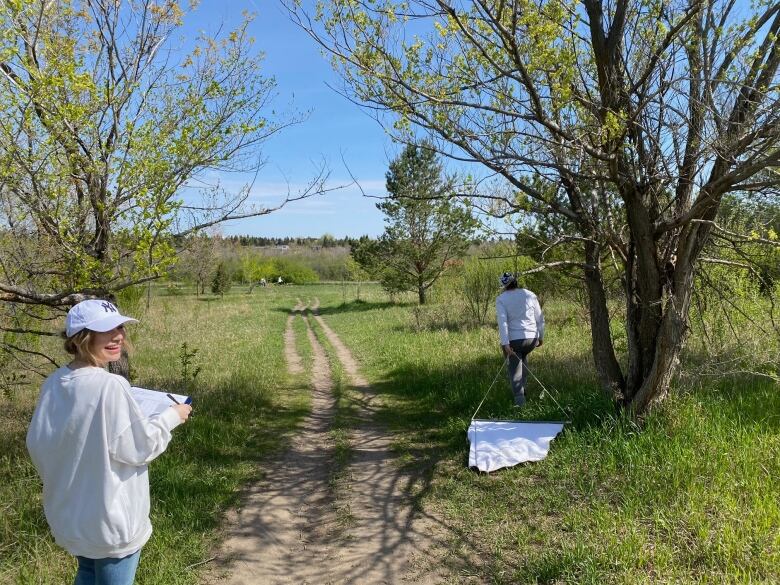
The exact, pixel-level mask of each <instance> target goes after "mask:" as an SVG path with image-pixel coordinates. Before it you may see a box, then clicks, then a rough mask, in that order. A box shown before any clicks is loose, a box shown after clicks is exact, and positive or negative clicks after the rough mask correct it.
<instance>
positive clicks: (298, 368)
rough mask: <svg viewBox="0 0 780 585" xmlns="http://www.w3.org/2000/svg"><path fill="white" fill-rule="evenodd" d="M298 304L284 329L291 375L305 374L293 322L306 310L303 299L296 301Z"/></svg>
mask: <svg viewBox="0 0 780 585" xmlns="http://www.w3.org/2000/svg"><path fill="white" fill-rule="evenodd" d="M296 300H297V301H298V302H297V303H296V305H295V307H293V310H292V311H290V316H289V317H287V325H286V327H285V329H284V357H285V359H286V360H287V371H288V372H290V373H291V374H302V373H303V362H302V361H301V356H300V355H299V354H298V351H297V350H296V349H295V331H293V321H294V320H295V316H296V315H300V314H301V313H302V312H303V310H304V309H305V308H306V305H304V304H303V303H302V302H301V299H296Z"/></svg>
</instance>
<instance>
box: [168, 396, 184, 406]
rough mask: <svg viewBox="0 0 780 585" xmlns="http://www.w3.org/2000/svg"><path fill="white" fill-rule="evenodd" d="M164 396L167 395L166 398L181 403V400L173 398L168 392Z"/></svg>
mask: <svg viewBox="0 0 780 585" xmlns="http://www.w3.org/2000/svg"><path fill="white" fill-rule="evenodd" d="M166 396H167V397H168V398H170V399H171V400H173V401H174V402H175V403H176V404H181V402H179V401H178V400H176V399H175V398H174V397H173V396H171V395H170V394H166Z"/></svg>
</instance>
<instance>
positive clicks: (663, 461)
mask: <svg viewBox="0 0 780 585" xmlns="http://www.w3.org/2000/svg"><path fill="white" fill-rule="evenodd" d="M545 312H546V316H547V323H548V329H547V331H548V333H547V336H546V340H545V345H544V346H543V347H542V348H540V349H538V350H537V351H535V352H534V353H533V354H531V356H530V369H531V370H532V371H533V373H534V374H536V376H537V377H538V378H539V380H540V381H541V382H542V383H543V384H544V385H545V386H546V387H547V389H548V390H549V391H550V393H552V394H553V397H554V398H555V399H557V401H558V402H559V403H560V404H561V406H562V408H563V409H564V411H565V413H564V412H561V410H560V409H559V408H558V406H557V405H556V404H555V402H554V401H553V400H552V399H551V398H550V397H549V395H545V396H543V395H542V392H541V388H540V386H539V384H538V383H536V382H535V381H532V382H531V383H530V389H529V390H530V400H529V405H528V406H527V407H526V408H525V409H524V410H523V411H522V416H521V418H524V419H527V420H560V419H561V418H564V417H565V418H566V419H567V420H569V421H571V424H569V425H567V427H566V429H565V431H564V433H563V434H562V435H561V436H560V437H559V438H558V439H557V440H556V441H555V442H554V444H553V447H552V449H551V453H550V456H549V457H548V458H547V459H546V460H545V461H543V462H540V463H537V464H530V465H523V466H518V467H515V468H513V469H508V470H503V471H501V472H498V473H494V474H491V475H480V474H476V473H474V472H471V471H469V470H467V469H466V466H465V460H466V456H467V442H466V440H465V430H466V428H467V426H468V423H469V420H470V417H471V415H472V413H473V411H474V409H475V408H476V406H477V404H478V403H479V401H480V400H481V398H482V397H483V396H484V394H485V392H486V391H487V390H488V387H489V386H490V383H491V381H492V380H493V379H494V377H495V375H496V371H497V369H498V367H499V365H500V363H501V362H500V357H499V353H498V346H497V340H496V333H495V330H494V329H493V328H487V327H486V328H481V329H470V330H465V329H459V328H458V327H457V325H456V323H457V319H456V318H455V319H453V317H452V315H447V313H446V311H441V309H440V308H435V307H431V308H430V310H429V311H428V313H429V315H428V316H425V315H424V316H423V322H424V323H426V321H425V319H426V318H427V319H428V321H427V325H426V326H425V327H423V328H421V327H420V326H419V324H420V317H419V315H418V316H415V315H414V309H413V307H412V306H411V305H409V306H398V305H391V304H388V303H387V302H386V300H385V299H383V298H382V296H381V295H379V294H376V293H375V294H374V295H372V296H370V297H369V298H368V300H367V302H359V303H358V302H352V303H349V304H346V305H340V306H339V305H336V306H330V307H326V308H325V309H323V314H325V315H326V318H327V319H328V320H329V322H330V323H331V326H332V327H333V328H334V329H335V330H336V331H338V332H339V334H340V335H341V336H342V338H343V339H344V340H345V342H346V343H347V344H348V345H350V346H351V347H352V348H353V351H354V353H355V354H356V356H357V357H358V358H359V359H360V360H361V362H362V363H363V364H364V367H365V368H366V370H367V373H368V375H369V377H370V379H371V381H372V383H374V384H375V385H376V387H377V388H379V389H380V390H381V391H382V392H383V393H384V394H385V395H386V396H387V398H388V406H389V407H388V409H387V411H386V413H385V417H386V420H387V422H388V424H390V425H391V426H392V428H393V429H394V430H395V431H396V432H397V436H398V440H397V445H398V448H399V449H400V450H402V451H403V452H405V453H406V454H407V457H406V459H407V460H408V461H409V463H410V464H411V465H420V464H422V465H427V466H429V468H430V483H429V485H428V488H427V490H426V493H424V494H423V495H422V499H423V501H424V505H426V506H429V507H430V508H431V509H433V510H435V511H436V512H437V513H438V515H439V516H440V517H441V518H442V519H443V522H442V530H444V531H445V532H447V533H448V534H449V542H450V546H449V553H448V556H449V558H448V559H447V562H449V563H451V564H452V565H453V566H454V567H455V573H456V574H459V575H461V578H462V581H463V582H486V583H550V584H552V583H592V584H602V583H626V584H629V583H632V584H633V583H777V582H780V482H778V480H777V478H778V477H780V392H779V391H778V388H777V386H776V385H775V384H773V383H771V382H767V381H764V380H761V379H758V378H748V377H744V378H729V379H722V380H719V381H716V382H715V383H713V384H711V385H709V386H707V387H705V388H700V389H698V390H697V391H696V392H690V391H688V389H686V388H683V387H679V386H678V387H677V388H676V389H675V391H674V393H673V395H672V396H671V398H670V399H669V400H667V401H666V403H665V404H664V405H663V408H661V409H659V410H658V411H656V412H655V413H654V414H653V415H652V416H650V417H649V418H648V419H647V420H646V421H644V423H643V426H642V428H641V429H640V428H638V427H637V426H636V425H635V424H634V423H632V422H631V421H630V420H626V419H623V418H620V417H618V416H616V415H615V413H614V411H613V409H612V406H611V405H610V404H609V403H608V402H606V401H605V400H603V398H602V397H601V395H600V393H599V390H598V388H597V387H596V385H595V373H594V371H593V367H592V365H591V364H592V360H591V357H590V349H589V336H588V332H587V329H586V327H585V323H584V322H583V319H582V311H581V310H579V309H578V308H576V307H574V306H571V305H567V304H565V303H550V304H548V306H547V307H546V308H545ZM437 315H438V316H437ZM437 320H438V321H440V322H441V327H437V326H436V321H437ZM453 322H455V323H453ZM479 416H480V417H481V418H489V417H497V418H506V417H512V418H516V417H517V416H516V414H515V413H514V412H513V409H512V406H511V398H510V392H509V389H508V385H507V383H506V382H505V381H504V379H503V376H501V379H500V383H499V384H498V385H497V387H494V389H493V391H491V393H490V394H489V395H488V397H487V400H486V401H485V404H484V406H483V407H482V409H481V411H480V413H479ZM467 576H473V579H474V581H469V580H468V578H467Z"/></svg>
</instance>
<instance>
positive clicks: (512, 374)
mask: <svg viewBox="0 0 780 585" xmlns="http://www.w3.org/2000/svg"><path fill="white" fill-rule="evenodd" d="M498 280H499V282H500V283H501V287H502V288H503V291H502V292H501V294H499V295H498V297H497V298H496V320H497V321H498V336H499V338H500V341H501V350H502V351H503V353H504V357H505V358H506V359H507V363H508V372H509V383H510V384H511V386H512V394H513V395H514V399H515V405H516V406H523V405H524V404H525V383H526V380H527V378H528V354H529V353H531V352H532V351H533V350H534V349H535V348H537V347H539V346H540V345H542V343H544V314H543V313H542V308H541V307H540V306H539V299H537V298H536V295H535V294H534V293H532V292H531V291H530V290H526V289H524V288H519V287H518V285H517V278H516V277H515V275H514V274H512V273H511V272H504V273H503V274H502V275H501V276H500V277H499V279H498Z"/></svg>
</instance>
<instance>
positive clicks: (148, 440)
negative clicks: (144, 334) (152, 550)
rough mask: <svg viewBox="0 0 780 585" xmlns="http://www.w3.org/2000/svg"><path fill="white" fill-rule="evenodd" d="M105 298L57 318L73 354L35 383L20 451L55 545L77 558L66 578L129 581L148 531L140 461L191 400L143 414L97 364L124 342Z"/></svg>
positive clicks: (113, 584)
mask: <svg viewBox="0 0 780 585" xmlns="http://www.w3.org/2000/svg"><path fill="white" fill-rule="evenodd" d="M129 321H135V319H132V318H130V317H125V316H124V315H121V314H120V313H119V311H118V310H117V308H116V307H115V306H114V305H113V304H112V303H110V302H108V301H101V300H88V301H83V302H81V303H79V304H77V305H75V306H74V307H73V308H71V310H70V311H69V312H68V316H67V318H66V320H65V334H64V336H65V349H66V351H68V353H70V354H72V355H73V360H72V361H71V362H70V363H69V364H68V365H66V366H63V367H61V368H59V369H58V370H56V371H55V372H54V373H53V374H51V375H50V376H49V377H48V378H46V381H45V382H44V383H43V386H42V388H41V393H40V396H39V397H38V404H37V406H36V407H35V412H34V414H33V418H32V422H31V423H30V429H29V430H28V432H27V450H28V451H29V452H30V457H31V458H32V461H33V464H34V465H35V467H36V469H37V470H38V473H39V475H40V476H41V480H42V481H43V508H44V512H45V514H46V520H47V522H48V523H49V527H50V528H51V531H52V534H53V535H54V539H55V540H56V542H57V544H59V545H60V546H62V547H63V548H64V549H65V550H67V551H68V552H69V553H71V554H72V555H74V556H75V557H76V558H77V559H78V571H77V573H76V579H75V581H74V585H95V584H99V585H131V584H132V583H133V581H134V578H135V571H136V568H137V567H138V560H139V557H140V552H141V547H143V545H144V544H146V541H147V540H149V537H150V536H151V534H152V525H151V523H150V521H149V476H148V471H147V465H148V463H149V462H150V461H151V460H153V459H154V458H155V457H157V456H158V455H159V454H160V453H162V452H163V451H164V450H165V448H166V447H167V446H168V442H169V441H170V440H171V431H172V430H173V429H174V428H175V427H177V426H178V425H179V424H181V423H182V422H184V421H186V420H187V417H188V416H189V414H190V411H191V410H192V408H191V407H190V406H189V405H185V404H176V405H173V406H172V407H171V408H169V409H167V410H166V411H164V412H162V413H161V414H160V415H159V416H156V417H152V418H146V417H145V416H144V415H143V414H142V413H141V410H140V409H139V407H138V405H137V404H136V402H135V400H134V399H133V397H132V396H131V395H130V384H129V383H128V382H127V380H125V379H124V378H122V377H121V376H117V375H114V374H110V373H109V372H107V371H106V370H105V369H104V368H105V366H106V365H107V364H108V363H109V362H113V361H116V360H118V359H119V358H120V356H121V353H122V346H123V345H124V344H126V339H125V330H124V324H125V323H127V322H129Z"/></svg>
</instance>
